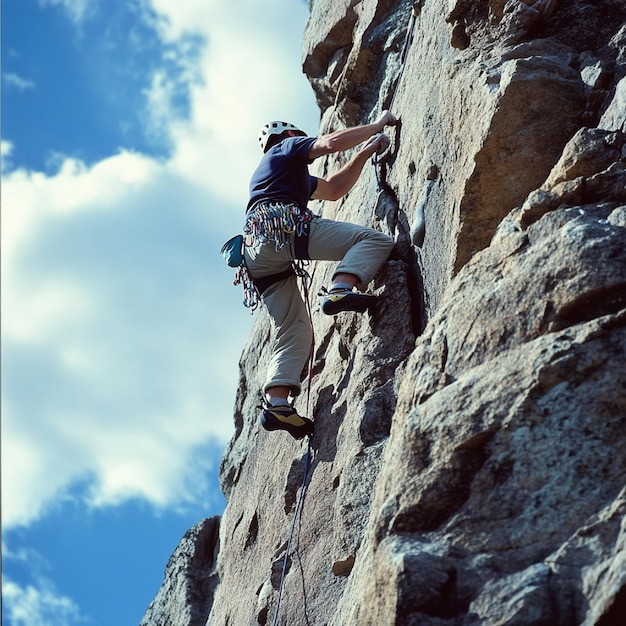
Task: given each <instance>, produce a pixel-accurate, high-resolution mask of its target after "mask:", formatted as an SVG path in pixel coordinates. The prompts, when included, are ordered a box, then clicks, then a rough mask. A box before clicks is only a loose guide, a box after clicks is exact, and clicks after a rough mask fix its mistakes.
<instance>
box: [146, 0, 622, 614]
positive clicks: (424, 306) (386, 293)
mask: <svg viewBox="0 0 626 626" xmlns="http://www.w3.org/2000/svg"><path fill="white" fill-rule="evenodd" d="M310 6H311V19H310V22H309V25H308V27H307V30H306V33H305V40H304V70H305V72H306V73H307V75H308V77H309V79H310V82H311V84H312V85H313V88H314V90H315V93H316V96H317V100H318V103H319V106H320V109H321V112H322V118H321V119H322V122H321V131H322V132H324V131H327V130H331V129H335V128H339V127H343V126H348V125H352V124H356V123H361V122H365V121H368V120H371V119H372V118H374V117H376V116H377V115H378V114H379V113H380V111H382V110H383V109H384V108H387V107H388V106H389V105H390V104H393V107H392V108H393V111H394V112H395V113H396V114H397V115H398V116H399V117H400V120H401V124H400V125H399V126H397V127H396V128H395V129H392V130H391V134H392V147H391V149H390V150H389V152H388V154H386V155H384V157H383V158H381V159H380V162H379V164H378V165H377V166H376V168H375V167H369V168H368V169H367V171H366V172H365V173H364V175H363V177H362V179H361V181H360V182H359V184H358V186H357V187H356V188H355V189H354V190H353V191H352V192H351V193H350V194H349V196H348V197H346V198H345V199H343V200H342V201H339V202H337V203H334V204H332V203H325V204H319V205H318V206H316V207H313V208H314V209H316V210H318V211H321V212H323V213H324V214H325V215H327V216H335V217H336V218H337V219H345V220H349V221H355V222H359V223H364V224H369V225H372V226H374V227H375V228H379V229H381V230H384V231H386V232H389V233H391V234H392V235H393V236H394V237H395V239H396V242H397V244H396V249H395V251H394V253H393V255H392V257H391V258H390V260H389V261H388V262H387V264H386V265H385V266H384V267H383V269H382V270H381V272H380V274H379V276H377V277H376V279H375V280H374V282H373V283H372V284H371V285H370V289H371V290H372V291H373V292H375V293H378V294H379V295H380V296H381V297H380V302H379V304H378V305H377V308H376V309H375V310H373V311H372V312H371V314H365V315H364V316H357V315H352V314H345V313H343V314H340V315H338V316H336V317H335V318H329V317H326V316H324V315H322V314H321V313H320V312H319V311H317V310H314V312H313V325H314V329H315V350H314V364H313V371H312V378H311V389H310V401H309V403H308V413H309V415H310V416H311V417H313V418H314V419H315V423H316V435H315V437H314V438H313V440H312V459H311V464H310V468H309V471H308V474H307V480H306V492H305V494H304V497H303V499H302V500H301V501H300V504H301V511H300V515H299V516H298V517H297V519H296V524H295V526H294V542H293V544H292V546H291V552H290V555H289V558H288V559H287V570H286V575H285V578H284V590H283V595H282V602H281V604H280V611H279V615H278V616H277V618H276V623H277V624H281V625H296V624H298V625H299V624H315V625H316V626H319V625H322V624H328V625H331V624H332V625H335V626H348V625H354V626H356V625H358V626H362V625H368V624H372V625H373V624H376V625H378V626H381V625H383V626H384V625H392V624H393V625H418V624H419V625H426V626H429V625H433V626H435V625H457V624H458V625H460V624H464V625H469V624H472V625H474V624H493V625H495V624H518V625H520V626H521V625H524V626H526V625H529V624H535V625H540V624H543V625H546V626H555V625H574V624H586V625H591V624H598V625H602V626H609V625H611V624H618V623H620V624H621V623H623V619H624V615H626V516H625V514H626V488H625V485H626V135H625V132H626V3H624V2H623V0H596V1H594V2H591V1H584V0H570V1H566V0H563V1H562V2H557V1H556V0H524V1H523V2H521V1H518V0H457V1H454V0H450V1H446V2H435V1H434V0H425V1H422V2H416V3H411V2H408V1H402V0H379V1H376V0H362V1H360V2H358V1H356V0H311V2H310ZM341 158H342V157H329V158H328V159H326V160H324V161H323V162H319V163H316V165H315V167H316V168H317V172H318V173H319V174H320V175H321V174H323V173H324V172H326V171H329V170H332V169H334V168H336V167H337V166H338V165H340V159H341ZM377 179H379V180H380V181H381V185H380V187H381V188H382V189H381V190H380V191H379V185H377ZM422 220H423V224H424V225H425V229H424V231H423V233H420V232H418V233H417V236H415V238H412V236H411V235H412V232H413V233H415V230H416V229H415V226H416V224H417V223H418V222H420V221H422ZM412 226H413V229H412ZM420 235H422V236H420ZM413 242H416V243H418V244H419V246H416V245H413ZM332 269H333V266H332V264H329V263H316V264H314V265H312V266H311V268H310V271H311V274H312V276H313V286H312V290H311V291H312V293H316V291H317V290H318V288H319V287H320V286H322V285H325V284H328V282H329V278H330V276H331V274H332ZM271 341H272V335H271V329H270V325H269V321H268V319H267V317H266V316H265V314H264V313H263V312H262V311H261V312H260V313H259V314H258V316H257V319H256V321H255V324H254V327H253V330H252V335H251V337H250V341H249V342H248V345H247V347H246V349H245V351H244V353H243V355H242V358H241V368H240V372H241V376H240V384H239V390H238V394H237V399H236V412H235V424H236V434H235V436H234V437H233V439H232V441H231V442H230V444H229V446H228V449H227V451H226V453H225V455H224V458H223V461H222V466H221V482H222V488H223V491H224V493H225V494H226V496H227V498H228V505H227V507H226V511H225V513H224V515H223V517H222V519H221V522H220V526H219V546H220V547H219V553H218V556H217V561H216V563H215V564H214V563H213V547H214V546H215V545H216V542H215V541H213V543H211V546H212V547H211V550H205V551H204V552H205V553H206V555H207V557H206V558H207V560H205V561H202V559H199V557H197V556H196V557H195V558H196V565H195V568H196V569H195V570H194V571H195V573H194V572H192V571H190V569H193V568H190V566H189V563H190V558H189V554H190V552H189V545H188V543H184V545H182V546H181V548H179V551H177V553H175V555H173V557H172V560H171V561H170V565H169V566H168V572H169V573H168V576H169V577H168V578H166V585H168V587H167V588H168V589H174V588H178V592H176V593H171V594H168V593H167V591H166V590H165V591H164V590H163V589H162V590H161V592H160V594H159V597H158V598H157V600H155V603H156V604H155V603H153V605H152V606H151V608H150V611H149V612H148V613H147V614H146V617H145V618H144V622H143V623H144V624H146V625H148V624H161V623H163V624H169V625H172V626H176V625H178V624H180V625H183V624H200V623H204V622H205V621H206V623H207V624H210V625H211V626H222V625H231V626H247V625H254V624H266V623H273V620H274V619H275V617H276V610H277V597H278V587H279V584H280V578H281V568H282V565H283V558H284V556H285V550H286V545H287V539H288V537H289V533H290V528H291V523H292V519H293V516H294V512H295V510H296V506H297V503H298V502H299V500H298V494H299V493H301V491H299V490H300V486H301V483H302V481H303V473H304V468H305V461H306V444H304V443H302V444H301V443H298V442H294V440H293V439H291V438H290V437H289V436H288V435H286V434H285V433H282V434H281V433H267V432H265V431H263V430H262V429H261V428H260V426H259V423H258V421H257V413H258V411H257V408H256V405H257V403H258V398H259V388H260V385H261V384H262V380H263V373H264V369H265V368H264V366H265V364H266V362H267V359H268V352H269V349H270V346H271ZM307 395H308V394H307V392H306V391H305V393H304V394H303V396H302V399H301V400H299V403H298V407H299V408H300V409H301V411H305V409H306V408H307ZM197 535H198V533H197V532H196V533H195V534H194V533H192V534H191V535H190V536H188V537H186V541H187V542H189V541H192V538H193V537H194V536H197ZM192 543H193V542H192ZM202 553H203V551H202V550H199V551H198V554H202ZM194 554H195V553H194ZM209 556H210V558H209ZM198 559H199V560H198ZM176 564H178V565H176ZM198 571H200V574H198ZM199 576H200V578H201V579H202V580H205V583H206V584H205V586H204V587H202V586H201V585H200V586H199V582H198V580H199ZM206 581H210V584H209V583H208V582H206ZM198 589H204V591H203V592H201V593H200V594H198V593H197V590H198ZM199 596H200V597H199ZM190 597H192V598H197V599H196V600H189V598H190ZM194 602H195V603H197V605H198V606H197V607H196V608H197V609H198V611H197V612H196V613H195V615H196V617H194V618H193V619H194V620H196V621H193V620H192V619H191V618H190V617H189V615H190V612H191V609H190V605H194ZM157 605H158V606H157ZM200 605H201V606H200ZM164 616H166V617H164ZM207 616H208V617H207Z"/></svg>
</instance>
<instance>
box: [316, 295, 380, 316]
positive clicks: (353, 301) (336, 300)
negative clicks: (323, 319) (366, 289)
mask: <svg viewBox="0 0 626 626" xmlns="http://www.w3.org/2000/svg"><path fill="white" fill-rule="evenodd" d="M319 295H321V296H324V297H323V298H322V311H324V313H326V315H336V314H337V313H341V311H356V312H357V313H364V312H365V311H367V309H369V308H370V307H371V306H373V305H374V304H375V303H376V300H377V299H378V298H377V297H376V296H372V295H370V294H367V293H361V292H360V291H353V290H352V289H331V290H330V291H326V290H323V291H322V292H321V293H320V294H319Z"/></svg>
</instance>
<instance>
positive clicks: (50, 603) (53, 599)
mask: <svg viewBox="0 0 626 626" xmlns="http://www.w3.org/2000/svg"><path fill="white" fill-rule="evenodd" d="M2 603H3V607H2V613H3V615H6V617H7V618H8V620H9V623H10V624H11V626H72V625H74V624H84V623H86V621H87V620H85V619H84V618H83V617H82V616H81V614H80V610H79V608H78V606H77V605H76V604H75V603H74V602H73V601H72V600H71V598H68V597H67V596H63V595H60V594H58V592H57V591H56V589H55V588H54V586H53V585H52V583H51V582H50V581H49V580H47V579H42V580H40V581H39V584H38V585H36V586H33V585H26V586H22V585H19V584H18V583H16V582H14V581H12V580H11V579H10V578H8V577H7V576H6V575H5V576H3V577H2Z"/></svg>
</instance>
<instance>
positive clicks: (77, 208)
mask: <svg viewBox="0 0 626 626" xmlns="http://www.w3.org/2000/svg"><path fill="white" fill-rule="evenodd" d="M307 17H308V11H307V4H306V2H304V1H303V0H273V1H272V2H271V3H266V2H258V0H237V1H233V0H124V1H122V0H119V1H116V2H111V1H110V0H106V2H105V0H2V529H3V538H2V556H3V583H2V595H3V603H2V622H3V624H6V625H7V626H48V625H49V626H66V625H67V626H70V625H74V624H91V625H95V626H111V625H112V624H115V626H126V625H128V626H130V625H135V624H138V622H139V621H140V619H141V617H142V615H143V613H144V611H145V609H146V607H147V605H148V604H149V602H150V601H151V600H152V598H153V597H154V595H155V594H156V591H157V589H158V587H159V585H160V584H161V581H162V577H163V570H164V567H165V564H166V562H167V559H168V557H169V555H170V554H171V552H172V551H173V550H174V548H175V547H176V545H177V544H178V541H179V540H180V538H181V537H182V535H183V534H184V532H185V531H186V530H187V529H188V528H189V527H191V526H192V525H193V524H195V523H196V522H197V521H199V520H200V519H202V518H203V517H205V516H209V515H214V514H219V513H221V512H222V510H223V507H224V499H223V497H222V495H221V493H220V491H219V485H218V479H217V468H218V465H219V460H220V458H221V455H222V452H223V450H224V446H225V444H226V442H227V441H228V439H229V438H230V436H231V434H232V431H233V423H232V407H233V404H234V399H235V390H236V383H237V376H238V371H237V363H238V360H239V357H240V354H241V350H242V348H243V346H244V344H245V341H246V339H247V336H248V333H249V330H250V327H251V323H252V321H253V318H252V317H251V316H250V314H249V313H248V311H246V310H245V309H244V307H243V306H242V304H241V293H240V291H239V288H237V287H234V286H233V285H232V272H231V271H230V270H229V269H228V268H226V266H225V265H224V264H223V261H222V259H221V257H220V255H219V248H220V246H221V244H222V243H223V241H225V240H226V239H227V238H229V237H230V236H231V235H233V234H235V233H236V232H238V231H239V230H240V228H241V220H242V215H243V208H244V207H245V204H246V201H247V183H248V178H249V176H250V174H251V172H252V170H253V169H254V167H255V165H256V162H257V160H258V158H259V156H260V154H259V149H258V144H257V140H256V135H257V131H258V128H259V127H260V126H261V125H262V124H264V123H265V122H267V121H269V120H272V119H287V120H289V121H292V122H294V123H296V124H297V125H299V126H300V127H302V128H303V129H305V130H306V131H308V132H309V133H311V134H314V133H315V132H316V131H317V124H318V110H317V107H316V105H315V101H314V97H313V93H312V91H311V89H310V87H309V85H308V83H307V81H306V79H305V78H304V76H303V75H302V73H301V40H302V33H303V30H304V26H305V23H306V19H307ZM285 23H287V24H290V25H291V27H290V28H285V27H284V24H285ZM286 84H287V85H289V87H290V89H285V87H284V86H285V85H286Z"/></svg>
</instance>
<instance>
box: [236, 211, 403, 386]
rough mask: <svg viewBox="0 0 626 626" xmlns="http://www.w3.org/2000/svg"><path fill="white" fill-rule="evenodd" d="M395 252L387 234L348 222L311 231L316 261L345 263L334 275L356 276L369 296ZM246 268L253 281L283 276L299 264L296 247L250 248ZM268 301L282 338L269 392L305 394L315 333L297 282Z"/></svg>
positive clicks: (269, 293) (274, 290)
mask: <svg viewBox="0 0 626 626" xmlns="http://www.w3.org/2000/svg"><path fill="white" fill-rule="evenodd" d="M392 248H393V239H392V238H391V237H389V236H388V235H385V234H384V233H381V232H379V231H377V230H373V229H371V228H366V227H364V226H358V225H356V224H350V223H348V222H336V221H333V220H328V219H324V218H317V219H314V220H313V221H312V222H311V225H310V231H309V257H310V258H311V259H312V260H323V261H340V263H339V265H338V266H337V268H336V269H335V272H334V275H336V274H339V273H349V274H355V275H356V276H357V277H358V278H359V284H358V288H359V289H361V290H364V289H365V288H366V287H367V285H368V283H369V282H370V281H371V280H372V278H373V277H374V275H375V274H376V272H377V271H378V270H379V269H380V267H381V265H382V264H383V263H384V262H385V261H386V260H387V258H388V257H389V254H390V253H391V250H392ZM244 254H245V259H246V265H247V266H248V270H249V272H250V275H251V276H252V278H262V277H263V276H269V275H271V274H277V273H279V272H282V271H284V270H286V269H288V268H289V266H290V265H291V262H292V261H293V260H294V256H293V254H294V252H293V241H292V242H291V244H289V245H286V246H284V247H283V248H281V249H280V250H276V246H275V244H274V242H271V241H270V242H269V243H264V244H261V243H260V244H256V245H252V246H246V248H245V251H244ZM262 300H263V303H264V304H265V306H266V307H267V311H268V313H269V315H270V318H271V319H272V324H273V327H274V330H275V333H276V336H275V343H274V348H273V352H272V356H271V359H270V363H269V367H268V371H267V376H266V380H265V384H264V386H263V390H264V391H266V390H267V389H268V388H270V387H276V386H279V385H280V386H287V387H289V388H290V390H291V395H292V396H296V395H298V394H299V393H300V388H301V387H300V383H301V375H302V373H303V370H304V366H305V365H306V362H307V359H308V357H309V353H310V349H311V340H312V331H311V327H310V322H309V317H308V314H307V310H306V305H305V304H304V301H303V299H302V295H301V294H300V290H299V288H298V284H297V279H296V277H295V276H293V275H292V276H290V277H289V278H286V279H284V280H281V281H279V282H277V283H274V284H273V285H272V286H271V287H269V288H268V289H267V290H266V291H265V292H264V293H263V294H262Z"/></svg>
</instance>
